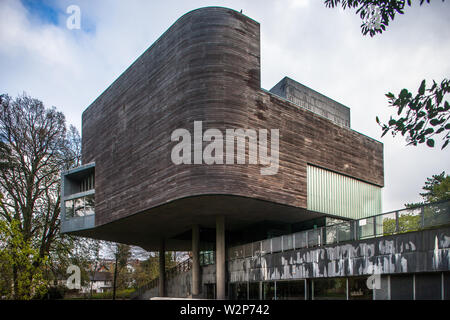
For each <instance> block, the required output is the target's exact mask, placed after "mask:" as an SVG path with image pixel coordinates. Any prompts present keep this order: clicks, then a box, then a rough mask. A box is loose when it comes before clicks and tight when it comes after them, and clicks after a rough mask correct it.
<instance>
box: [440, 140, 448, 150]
mask: <svg viewBox="0 0 450 320" xmlns="http://www.w3.org/2000/svg"><path fill="white" fill-rule="evenodd" d="M448 142H449V140H447V141H445V142H444V145H443V146H442V148H441V150H442V149H444V148H445V147H446V146H447V145H448Z"/></svg>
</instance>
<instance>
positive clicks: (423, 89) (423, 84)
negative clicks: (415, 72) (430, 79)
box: [419, 79, 425, 96]
mask: <svg viewBox="0 0 450 320" xmlns="http://www.w3.org/2000/svg"><path fill="white" fill-rule="evenodd" d="M424 93H425V79H424V80H422V83H421V84H420V88H419V94H420V95H421V96H422V95H423V94H424Z"/></svg>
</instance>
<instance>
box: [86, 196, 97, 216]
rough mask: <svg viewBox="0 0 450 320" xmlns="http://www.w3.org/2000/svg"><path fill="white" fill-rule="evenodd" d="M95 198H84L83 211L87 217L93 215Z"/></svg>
mask: <svg viewBox="0 0 450 320" xmlns="http://www.w3.org/2000/svg"><path fill="white" fill-rule="evenodd" d="M94 209H95V197H94V195H93V194H91V195H88V196H86V197H85V211H84V214H85V215H86V216H89V215H91V214H94V213H95V210H94Z"/></svg>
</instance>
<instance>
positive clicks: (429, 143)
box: [427, 139, 434, 148]
mask: <svg viewBox="0 0 450 320" xmlns="http://www.w3.org/2000/svg"><path fill="white" fill-rule="evenodd" d="M427 146H429V147H430V148H433V147H434V139H428V140H427Z"/></svg>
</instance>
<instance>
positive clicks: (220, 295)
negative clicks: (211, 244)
mask: <svg viewBox="0 0 450 320" xmlns="http://www.w3.org/2000/svg"><path fill="white" fill-rule="evenodd" d="M216 290H217V294H216V299H218V300H224V299H225V217H224V216H218V217H217V218H216Z"/></svg>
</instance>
